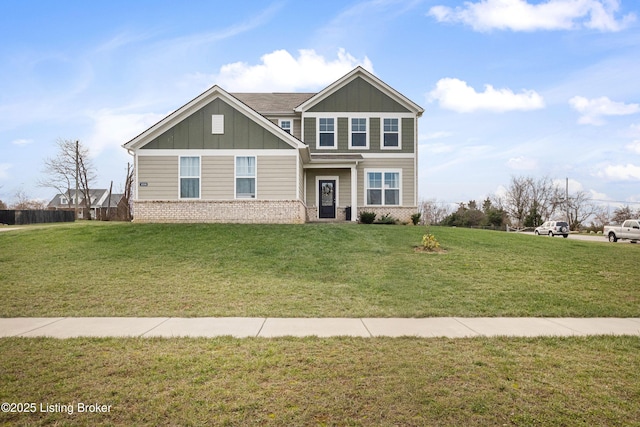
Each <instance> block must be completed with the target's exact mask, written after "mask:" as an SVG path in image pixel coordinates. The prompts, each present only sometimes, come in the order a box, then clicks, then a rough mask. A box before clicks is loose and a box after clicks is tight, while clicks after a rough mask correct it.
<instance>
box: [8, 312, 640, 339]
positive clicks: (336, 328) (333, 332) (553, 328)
mask: <svg viewBox="0 0 640 427" xmlns="http://www.w3.org/2000/svg"><path fill="white" fill-rule="evenodd" d="M225 335H227V336H229V335H230V336H233V337H237V338H247V337H263V338H272V337H284V336H294V337H303V336H318V337H332V336H351V337H383V336H384V337H400V336H415V337H423V338H433V337H448V338H464V337H477V336H488V337H491V336H511V337H537V336H584V335H637V336H640V318H587V319H584V318H540V317H526V318H505V317H474V318H461V317H430V318H420V319H406V318H322V319H314V318H259V317H247V318H244V317H198V318H175V317H46V318H29V317H18V318H0V337H54V338H74V337H217V336H225Z"/></svg>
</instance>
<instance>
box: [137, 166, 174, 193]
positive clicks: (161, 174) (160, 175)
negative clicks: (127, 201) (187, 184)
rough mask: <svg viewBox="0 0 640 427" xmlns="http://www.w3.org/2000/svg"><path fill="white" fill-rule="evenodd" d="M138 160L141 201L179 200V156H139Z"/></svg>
mask: <svg viewBox="0 0 640 427" xmlns="http://www.w3.org/2000/svg"><path fill="white" fill-rule="evenodd" d="M137 160H138V166H137V167H138V189H137V190H138V199H139V200H176V199H178V156H138V159H137ZM141 184H142V185H141Z"/></svg>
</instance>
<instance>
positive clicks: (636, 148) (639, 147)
mask: <svg viewBox="0 0 640 427" xmlns="http://www.w3.org/2000/svg"><path fill="white" fill-rule="evenodd" d="M627 149H628V150H629V151H632V152H634V153H636V154H640V140H638V141H633V142H632V143H631V144H629V145H627Z"/></svg>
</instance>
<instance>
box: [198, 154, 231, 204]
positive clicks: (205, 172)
mask: <svg viewBox="0 0 640 427" xmlns="http://www.w3.org/2000/svg"><path fill="white" fill-rule="evenodd" d="M234 162H235V157H233V156H203V157H202V170H201V174H200V176H201V178H202V198H203V199H205V200H230V199H233V198H234V197H235V195H234V193H233V191H234V184H235V183H234V180H235V164H234Z"/></svg>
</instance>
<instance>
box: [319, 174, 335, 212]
mask: <svg viewBox="0 0 640 427" xmlns="http://www.w3.org/2000/svg"><path fill="white" fill-rule="evenodd" d="M318 186H319V188H318V194H319V199H320V200H319V203H318V206H319V207H320V208H319V211H318V216H319V217H320V218H335V217H336V181H335V179H332V180H329V179H327V180H320V181H318Z"/></svg>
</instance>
